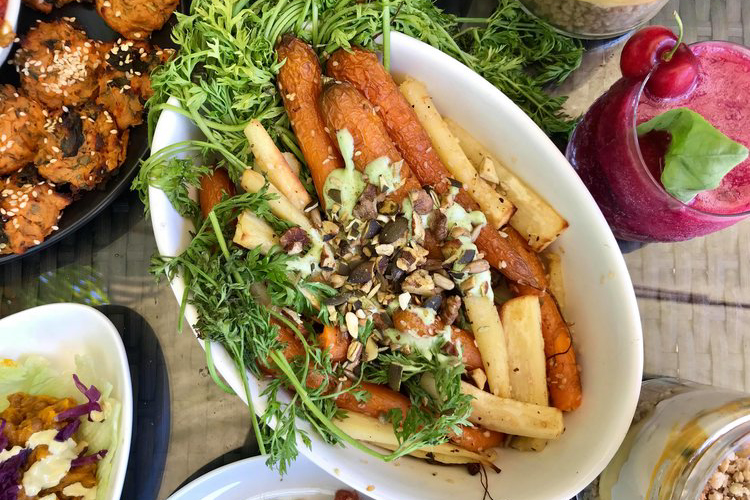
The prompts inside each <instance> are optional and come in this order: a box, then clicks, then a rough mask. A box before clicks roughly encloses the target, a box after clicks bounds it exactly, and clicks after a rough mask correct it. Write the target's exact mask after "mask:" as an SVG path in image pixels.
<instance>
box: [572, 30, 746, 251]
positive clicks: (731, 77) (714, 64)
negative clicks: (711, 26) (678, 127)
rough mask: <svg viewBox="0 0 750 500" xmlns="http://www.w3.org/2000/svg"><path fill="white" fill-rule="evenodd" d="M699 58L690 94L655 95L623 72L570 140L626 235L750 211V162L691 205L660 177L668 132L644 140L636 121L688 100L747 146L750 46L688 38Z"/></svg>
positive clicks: (679, 233)
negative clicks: (668, 98) (698, 71)
mask: <svg viewBox="0 0 750 500" xmlns="http://www.w3.org/2000/svg"><path fill="white" fill-rule="evenodd" d="M690 48H691V49H692V50H694V52H695V54H696V56H697V57H698V59H699V60H700V63H701V73H702V74H701V77H700V79H699V81H698V84H697V87H696V89H695V90H694V91H693V93H692V94H691V95H690V96H688V97H687V98H686V99H683V100H682V101H680V100H671V101H669V102H666V103H665V102H655V101H652V100H651V99H649V98H648V97H647V96H645V95H644V93H643V83H644V82H642V81H639V80H633V79H627V78H621V79H620V80H619V81H618V82H616V83H615V84H614V85H613V86H612V87H611V88H610V89H609V90H608V91H607V92H606V93H605V94H604V95H603V96H601V97H600V98H599V99H598V100H597V101H596V102H595V103H594V104H593V105H592V106H591V108H590V109H589V110H588V112H587V113H586V115H585V116H584V118H583V120H581V122H580V123H579V125H578V127H576V130H575V132H574V134H573V137H572V138H571V141H570V143H569V144H568V151H567V157H568V159H569V160H570V163H571V164H572V165H573V167H574V168H575V169H576V172H578V175H579V176H580V177H581V179H582V180H583V182H584V183H585V184H586V187H587V188H588V189H589V191H590V192H591V194H592V195H593V197H594V199H596V201H597V203H598V205H599V207H600V208H601V210H602V213H603V214H604V216H605V217H606V218H607V222H609V225H610V227H611V228H612V231H613V232H614V233H615V235H616V236H617V237H619V238H622V239H627V240H637V241H679V240H686V239H690V238H694V237H696V236H703V235H706V234H709V233H712V232H714V231H718V230H720V229H722V228H725V227H727V226H730V225H732V224H734V223H736V222H738V221H740V220H742V219H744V218H745V217H746V216H747V215H748V211H750V162H748V161H746V162H744V163H742V164H741V165H738V166H737V167H735V169H734V170H732V172H731V173H730V174H729V175H728V176H727V177H725V178H724V180H723V182H722V183H721V185H720V186H719V187H718V188H717V189H715V190H713V191H710V192H706V193H702V194H701V195H699V196H698V197H696V199H695V200H693V201H691V202H690V204H688V205H686V204H684V203H682V202H680V201H679V200H678V199H676V198H674V197H672V196H671V195H670V194H669V193H667V191H666V190H665V189H664V187H663V186H662V185H661V182H660V174H661V168H663V165H662V163H663V152H664V150H665V149H666V146H667V145H668V144H669V142H668V140H669V137H668V134H665V135H666V137H665V136H664V135H662V136H657V137H652V139H655V140H654V141H652V142H651V143H650V144H644V145H643V146H644V147H643V148H641V146H640V145H639V141H638V137H637V135H636V132H635V127H636V125H637V124H638V123H641V122H643V121H646V120H648V119H650V118H652V117H654V116H656V115H658V114H661V113H663V112H664V111H667V110H669V109H673V108H676V107H690V108H692V109H693V110H694V111H697V112H698V113H700V114H701V115H703V116H704V117H705V118H706V119H707V120H708V121H709V122H711V123H712V124H714V126H716V127H717V128H718V129H719V130H721V131H722V132H723V133H724V134H726V135H728V136H729V137H731V138H732V139H733V140H735V141H737V142H740V143H742V144H744V145H745V146H750V49H747V48H745V47H742V46H739V45H735V44H731V43H725V42H702V43H698V44H693V45H691V46H690Z"/></svg>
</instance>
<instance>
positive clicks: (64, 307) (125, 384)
mask: <svg viewBox="0 0 750 500" xmlns="http://www.w3.org/2000/svg"><path fill="white" fill-rule="evenodd" d="M32 355H37V356H41V357H43V358H45V359H46V360H48V361H49V363H50V367H51V368H53V369H54V370H55V371H57V372H60V373H75V371H76V362H75V359H76V356H83V357H85V358H87V359H89V360H94V361H95V365H94V366H93V369H94V370H95V371H96V375H97V379H99V380H102V381H107V382H109V383H110V384H112V392H111V395H110V397H112V398H114V399H116V400H117V401H119V402H120V420H119V424H118V433H119V435H118V439H117V448H116V450H114V453H115V455H114V458H113V459H112V468H111V472H110V477H109V481H108V483H107V486H106V487H107V488H108V489H109V491H107V492H106V493H105V495H104V496H101V494H100V496H99V497H98V498H111V499H116V498H120V493H121V492H122V485H123V482H124V481H125V471H126V469H127V466H128V457H129V455H130V440H131V436H132V427H133V387H132V385H131V381H130V369H129V367H128V358H127V356H126V355H125V346H124V345H123V343H122V339H121V338H120V334H119V333H118V332H117V329H116V328H115V326H114V325H113V324H112V322H111V321H109V320H108V319H107V317H106V316H104V315H103V314H102V313H100V312H99V311H97V310H96V309H94V308H92V307H89V306H85V305H81V304H49V305H45V306H39V307H34V308H32V309H27V310H25V311H22V312H19V313H17V314H13V315H11V316H8V317H5V318H3V319H0V359H2V358H9V359H12V360H17V361H21V360H23V359H24V358H26V357H27V356H32Z"/></svg>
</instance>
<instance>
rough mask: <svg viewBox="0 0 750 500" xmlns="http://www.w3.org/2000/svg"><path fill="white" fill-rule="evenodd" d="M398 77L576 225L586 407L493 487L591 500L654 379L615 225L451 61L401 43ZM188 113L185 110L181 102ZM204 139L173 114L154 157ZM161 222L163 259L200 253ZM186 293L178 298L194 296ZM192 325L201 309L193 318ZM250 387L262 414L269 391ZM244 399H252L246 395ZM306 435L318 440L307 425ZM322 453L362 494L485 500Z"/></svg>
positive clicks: (417, 469)
mask: <svg viewBox="0 0 750 500" xmlns="http://www.w3.org/2000/svg"><path fill="white" fill-rule="evenodd" d="M391 65H392V70H393V71H394V73H395V74H396V75H406V74H408V75H411V76H413V77H415V78H417V79H419V80H421V81H423V82H425V83H426V84H427V86H428V90H429V92H430V94H431V95H432V97H433V98H434V101H435V104H436V105H437V106H438V107H439V109H440V111H441V113H443V114H444V115H446V116H448V117H450V118H453V119H454V120H456V121H457V122H458V123H460V124H461V125H462V126H464V127H465V128H466V129H467V130H468V131H469V132H471V133H472V134H474V135H475V136H476V138H477V139H478V140H479V141H481V142H482V143H484V144H486V145H487V146H488V147H489V148H490V149H491V151H492V153H493V154H494V155H495V156H496V157H498V158H499V159H501V160H502V161H503V162H504V163H505V164H507V166H508V167H510V168H511V169H512V170H513V171H514V172H515V173H516V174H517V175H518V176H520V177H521V178H522V179H523V180H524V181H526V182H527V183H528V184H529V185H530V186H532V187H533V188H534V189H536V190H537V192H539V194H541V195H542V196H543V197H544V198H546V199H547V200H548V201H549V202H550V203H551V204H552V206H554V207H555V208H556V209H557V210H558V211H559V212H560V213H561V214H562V215H563V216H564V217H565V218H566V219H567V220H568V221H569V223H570V227H569V229H568V230H567V231H566V232H565V233H564V234H563V235H562V236H561V237H560V238H559V240H558V241H557V242H556V243H555V248H556V249H557V250H558V251H559V252H560V254H561V258H562V263H563V267H564V273H565V283H566V302H567V309H566V311H565V312H566V318H567V319H568V321H570V322H571V323H572V324H574V327H573V331H574V337H575V341H576V345H577V348H578V355H579V362H580V364H581V366H582V369H583V375H582V377H583V405H582V406H581V408H580V409H579V410H577V411H575V412H573V413H572V414H568V415H566V416H565V425H566V431H565V434H564V435H563V436H562V437H561V438H560V439H559V440H557V441H555V442H552V443H550V445H549V446H548V447H547V448H546V449H545V450H544V451H543V452H542V453H538V454H537V453H520V452H516V451H513V450H502V451H500V453H499V457H498V461H497V463H498V465H499V467H501V468H502V473H501V474H498V475H494V474H493V475H491V476H490V483H489V489H490V493H491V494H492V495H493V496H494V498H496V499H503V500H554V499H561V500H562V499H564V500H567V499H569V498H571V497H572V496H574V495H575V494H576V493H577V492H578V491H580V490H582V489H583V488H584V487H585V486H586V485H587V484H588V483H589V482H590V481H591V480H593V479H594V478H595V477H596V476H597V475H598V474H599V472H601V470H602V469H603V468H604V467H605V465H606V464H607V462H609V460H610V459H611V458H612V456H613V455H614V453H615V451H616V450H617V448H618V447H619V445H620V443H621V442H622V439H623V437H624V436H625V433H626V431H627V429H628V427H629V425H630V420H631V417H632V415H633V412H634V410H635V405H636V403H637V400H638V394H639V390H640V383H641V374H642V369H643V345H642V334H641V323H640V318H639V315H638V306H637V304H636V300H635V294H634V292H633V287H632V284H631V282H630V277H629V276H628V271H627V268H626V267H625V262H624V260H623V258H622V254H621V253H620V251H619V249H618V247H617V243H616V242H615V239H614V237H613V236H612V233H611V232H610V230H609V228H608V226H607V223H606V221H605V220H604V217H603V216H602V214H601V212H600V211H599V208H598V207H597V206H596V203H595V202H594V200H593V198H592V197H591V195H590V194H589V192H588V191H587V190H586V188H585V186H584V185H583V183H582V182H581V181H580V179H579V178H578V176H577V175H576V173H575V171H574V170H573V169H572V167H571V166H570V165H569V164H568V162H567V161H566V160H565V157H564V156H563V155H562V154H561V153H560V151H558V149H557V148H556V147H555V146H554V144H552V142H551V141H550V140H549V139H548V138H547V136H546V135H545V134H544V133H543V132H542V131H541V130H540V129H539V128H538V127H537V126H536V125H535V124H534V123H533V121H532V120H531V119H530V118H529V117H528V116H526V115H525V114H524V113H523V111H521V109H519V108H518V107H517V106H516V105H515V104H513V103H512V102H511V101H510V100H509V99H508V98H507V97H506V96H505V95H503V94H502V93H501V92H500V91H499V90H497V89H496V88H495V87H494V86H493V85H492V84H490V83H489V82H487V81H486V80H484V79H483V78H481V77H480V76H479V75H477V74H476V73H474V72H472V71H471V70H469V69H468V68H467V67H466V66H464V65H462V64H461V63H459V62H458V61H456V60H455V59H452V58H451V57H449V56H448V55H446V54H443V53H442V52H440V51H438V50H436V49H434V48H432V47H430V46H428V45H426V44H424V43H421V42H419V41H417V40H414V39H412V38H409V37H407V36H405V35H403V34H400V33H394V34H393V35H392V38H391ZM172 103H173V104H177V103H176V101H172ZM192 137H200V132H199V131H198V130H197V129H196V128H195V127H194V126H193V125H192V124H191V123H190V122H189V120H187V119H186V118H184V117H182V116H181V115H179V114H177V113H174V112H163V113H162V115H161V118H160V120H159V123H158V125H157V127H156V131H155V134H154V140H153V144H152V148H151V150H152V151H158V150H159V149H161V148H163V147H165V146H168V145H170V144H173V143H176V142H180V141H183V140H186V139H189V138H192ZM149 198H150V201H151V217H152V221H153V226H154V234H155V236H156V242H157V245H158V248H159V251H160V252H161V253H162V254H164V255H176V254H178V253H179V252H181V251H182V250H183V249H184V248H185V247H186V246H187V245H188V243H189V242H190V237H191V236H190V233H189V231H190V230H191V229H192V225H191V224H190V222H189V221H187V220H186V219H183V218H182V217H181V216H180V215H179V214H178V213H177V212H176V211H175V210H174V209H173V208H172V206H171V205H170V203H169V201H168V200H167V198H166V196H165V195H164V193H163V192H161V191H159V190H156V189H154V188H151V190H150V192H149ZM184 286H185V285H184V282H183V280H182V279H181V278H180V277H177V278H176V279H175V280H174V281H173V282H172V288H173V290H174V292H175V294H176V296H177V299H178V300H180V298H181V297H182V296H183V290H184ZM186 317H187V319H188V321H189V322H190V324H194V323H195V321H196V311H195V309H194V308H193V307H191V306H188V307H187V308H186ZM213 353H214V359H215V361H216V366H217V367H218V369H219V371H220V372H221V373H222V375H223V376H224V377H225V378H226V380H227V381H228V382H229V384H230V385H231V386H232V387H233V388H234V389H235V391H236V392H237V393H238V394H241V395H244V390H243V389H242V383H241V381H240V377H239V372H238V371H237V370H236V369H235V366H234V363H233V362H232V360H231V359H230V357H229V356H228V355H227V353H226V351H224V350H223V349H221V348H220V347H219V346H218V345H217V346H214V351H213ZM250 378H251V384H250V391H251V395H252V397H253V401H254V403H255V407H256V410H257V411H259V412H262V411H263V410H264V409H265V402H264V401H263V400H262V399H261V398H259V396H258V394H259V392H260V391H262V390H263V388H264V387H265V384H266V383H265V382H264V381H256V380H255V379H253V378H252V376H250ZM243 397H244V396H243ZM298 425H299V426H300V427H302V428H304V429H308V430H309V429H310V426H309V425H307V423H305V422H299V423H298ZM310 435H311V437H312V450H308V449H306V448H304V447H303V446H300V449H301V450H302V452H303V453H305V454H306V455H307V456H308V457H309V458H311V459H312V460H313V461H314V462H315V463H316V464H317V465H318V466H320V467H322V468H323V469H325V470H327V471H328V472H331V473H332V472H333V471H334V470H336V469H338V470H339V471H340V475H339V476H338V477H339V478H340V479H341V480H343V481H344V482H346V483H348V484H350V485H352V486H354V487H355V488H357V489H359V490H365V488H366V487H367V486H374V488H375V489H374V490H373V491H372V492H371V493H370V494H371V496H373V497H375V498H378V499H382V500H388V499H395V498H398V499H400V500H421V499H424V498H430V499H434V500H456V499H480V498H482V496H483V493H484V490H483V488H482V486H481V484H480V482H479V479H478V478H477V477H471V476H469V475H468V474H467V473H466V471H465V469H463V468H461V467H457V468H446V467H439V466H435V465H430V464H428V463H426V462H423V461H420V460H415V459H411V458H408V459H402V460H400V461H399V462H398V463H390V464H386V463H382V462H378V461H377V460H375V459H373V458H371V457H368V456H367V455H365V454H364V453H362V452H360V451H357V450H354V449H352V448H350V447H346V448H342V447H334V446H328V445H326V444H325V443H324V442H323V441H322V440H321V439H320V438H319V437H318V436H317V435H316V434H315V433H314V432H310Z"/></svg>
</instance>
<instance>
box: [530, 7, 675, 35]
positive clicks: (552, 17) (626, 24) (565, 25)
mask: <svg viewBox="0 0 750 500" xmlns="http://www.w3.org/2000/svg"><path fill="white" fill-rule="evenodd" d="M667 1H668V0H521V5H523V6H524V7H525V9H526V10H527V11H528V12H529V13H531V14H532V15H534V16H536V17H539V18H540V19H542V20H543V21H546V22H547V23H549V24H551V25H552V26H553V27H555V28H556V29H558V30H559V31H562V32H563V33H565V34H566V35H570V36H574V37H578V38H590V39H597V38H611V37H615V36H618V35H622V34H623V33H626V32H628V31H630V30H632V29H634V28H636V27H638V26H640V25H641V24H644V23H645V22H646V21H648V20H649V19H651V18H652V17H654V16H655V15H656V13H657V12H659V10H660V9H661V8H662V7H663V6H664V4H666V3H667Z"/></svg>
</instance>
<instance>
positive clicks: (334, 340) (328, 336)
mask: <svg viewBox="0 0 750 500" xmlns="http://www.w3.org/2000/svg"><path fill="white" fill-rule="evenodd" d="M319 339H320V344H321V345H320V347H321V349H323V350H328V353H329V354H330V356H331V362H332V363H337V362H340V361H344V360H345V359H346V351H347V349H348V348H349V335H348V334H347V333H346V332H344V331H342V330H341V328H339V327H337V326H325V327H324V328H323V333H321V334H320V336H319Z"/></svg>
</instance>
